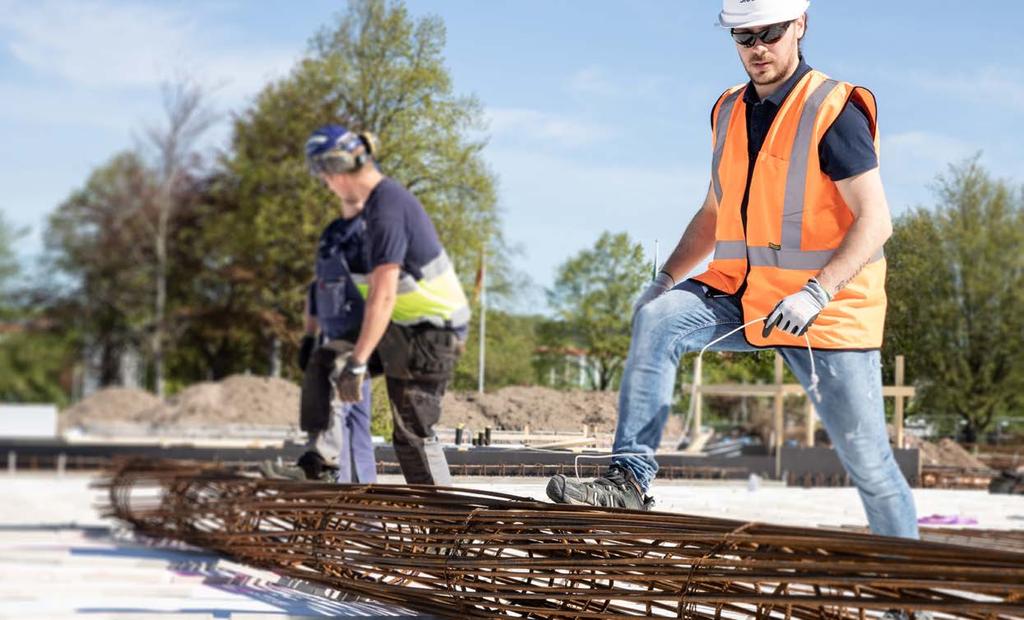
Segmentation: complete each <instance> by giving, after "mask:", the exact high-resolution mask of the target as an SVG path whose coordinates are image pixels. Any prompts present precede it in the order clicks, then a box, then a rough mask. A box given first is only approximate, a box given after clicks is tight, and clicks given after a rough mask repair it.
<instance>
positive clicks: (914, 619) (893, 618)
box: [882, 609, 933, 620]
mask: <svg viewBox="0 0 1024 620" xmlns="http://www.w3.org/2000/svg"><path fill="white" fill-rule="evenodd" d="M932 618H933V616H932V612H930V611H915V612H910V613H908V612H907V611H904V610H902V609H889V610H887V611H886V612H885V613H884V614H882V620H932Z"/></svg>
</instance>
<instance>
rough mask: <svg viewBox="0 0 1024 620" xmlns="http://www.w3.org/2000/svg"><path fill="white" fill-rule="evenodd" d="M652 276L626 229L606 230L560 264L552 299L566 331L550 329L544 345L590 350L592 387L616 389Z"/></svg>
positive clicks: (588, 352) (637, 244) (550, 293)
mask: <svg viewBox="0 0 1024 620" xmlns="http://www.w3.org/2000/svg"><path fill="white" fill-rule="evenodd" d="M648 279H650V270H649V267H648V265H647V264H646V263H645V260H644V252H643V247H642V246H641V245H640V244H639V243H634V242H633V241H632V240H631V239H630V238H629V235H627V234H626V233H619V234H612V233H609V232H605V233H603V234H602V235H601V238H600V239H598V240H597V243H596V244H594V246H593V247H592V248H590V249H586V250H583V251H582V252H580V253H578V254H577V255H576V256H574V257H572V258H570V259H569V260H567V261H566V262H564V263H563V264H562V265H561V266H560V267H559V268H558V275H557V277H556V279H555V285H554V287H553V288H552V289H551V290H550V291H548V299H549V303H550V304H551V306H552V307H553V308H554V309H555V312H556V313H557V316H558V318H559V319H560V320H561V321H562V322H563V324H564V326H563V327H564V329H560V330H550V331H548V332H547V333H548V336H547V337H546V338H545V340H546V341H545V342H544V343H543V344H545V345H548V346H554V347H559V346H562V347H564V346H566V345H575V346H577V347H580V348H582V349H584V350H585V351H586V355H587V360H588V363H589V364H590V365H591V366H592V368H593V369H594V376H593V377H592V381H591V383H592V386H591V387H593V388H594V389H597V390H607V389H611V388H612V387H613V385H614V383H615V382H616V380H617V379H618V377H619V375H620V374H621V371H622V364H623V362H624V361H625V359H626V353H627V352H628V351H629V340H630V327H629V323H630V318H631V317H632V312H633V302H634V301H635V299H636V296H637V295H638V294H639V292H640V290H641V288H642V287H643V285H644V283H645V281H647V280H648ZM560 331H561V332H562V335H560V336H559V335H557V334H558V332H560Z"/></svg>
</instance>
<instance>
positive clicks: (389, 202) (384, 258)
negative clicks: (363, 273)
mask: <svg viewBox="0 0 1024 620" xmlns="http://www.w3.org/2000/svg"><path fill="white" fill-rule="evenodd" d="M363 213H364V214H365V217H366V237H367V242H368V245H369V248H368V250H369V255H368V258H369V265H368V267H369V269H370V271H373V270H374V269H376V268H377V267H379V266H380V265H387V264H397V265H398V266H399V267H401V268H402V272H403V273H407V274H409V275H411V276H412V277H413V278H414V279H415V280H420V279H422V278H423V266H424V265H426V264H427V263H429V262H430V261H432V260H434V259H435V258H437V257H438V256H439V255H440V254H441V252H442V251H443V250H444V249H443V248H442V246H441V242H440V240H438V237H437V230H435V229H434V223H433V222H431V221H430V216H428V215H427V212H426V210H425V209H424V208H423V205H422V204H420V201H419V200H417V199H416V197H415V196H413V195H412V193H410V192H409V190H407V189H405V188H404V187H402V185H401V184H400V183H398V182H397V181H395V180H394V179H391V178H388V177H384V179H383V180H382V181H381V182H380V183H378V184H377V186H376V187H374V188H373V191H371V192H370V195H369V196H368V197H367V198H366V204H365V207H364V209H363Z"/></svg>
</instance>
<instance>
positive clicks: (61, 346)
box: [0, 213, 71, 404]
mask: <svg viewBox="0 0 1024 620" xmlns="http://www.w3.org/2000/svg"><path fill="white" fill-rule="evenodd" d="M24 233H25V231H24V230H22V229H18V228H15V227H14V226H13V225H12V224H11V223H10V222H9V221H8V220H7V218H6V217H5V216H4V214H3V213H0V322H2V323H3V325H2V329H0V402H15V403H26V402H55V403H58V404H64V403H65V402H66V401H67V389H66V388H67V387H68V386H67V385H66V383H67V381H66V379H68V376H67V373H65V372H64V371H65V370H67V368H68V364H69V362H70V353H71V350H70V348H69V347H68V345H67V342H66V340H65V338H63V337H62V336H61V335H60V334H58V333H56V332H55V330H53V329H52V328H53V325H54V322H53V321H47V320H41V319H40V314H41V313H40V312H38V311H37V310H36V309H35V307H36V304H35V301H36V299H35V298H34V297H35V296H34V295H32V294H31V291H28V290H26V289H25V287H24V286H23V285H22V283H21V282H20V281H19V279H20V278H21V276H22V269H21V264H20V262H19V260H18V257H17V254H16V253H15V251H14V243H15V242H16V241H17V239H18V238H19V237H21V236H22V235H23V234H24Z"/></svg>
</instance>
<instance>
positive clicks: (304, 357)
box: [299, 334, 316, 372]
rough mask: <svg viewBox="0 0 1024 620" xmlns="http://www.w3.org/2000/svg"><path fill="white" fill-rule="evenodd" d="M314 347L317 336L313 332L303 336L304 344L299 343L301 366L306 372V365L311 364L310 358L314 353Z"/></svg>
mask: <svg viewBox="0 0 1024 620" xmlns="http://www.w3.org/2000/svg"><path fill="white" fill-rule="evenodd" d="M314 348H316V336H314V335H312V334H306V335H305V336H303V337H302V344H300V345H299V368H300V369H301V370H302V372H306V366H309V358H310V356H311V355H313V349H314Z"/></svg>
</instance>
